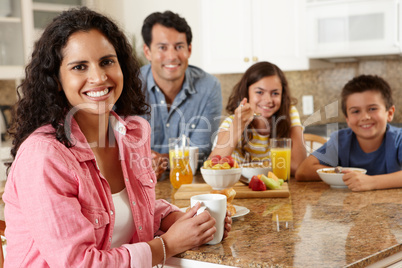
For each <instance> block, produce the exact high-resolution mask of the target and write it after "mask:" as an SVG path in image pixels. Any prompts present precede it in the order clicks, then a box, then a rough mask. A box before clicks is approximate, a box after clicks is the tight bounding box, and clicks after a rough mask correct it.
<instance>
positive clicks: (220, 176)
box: [200, 167, 241, 190]
mask: <svg viewBox="0 0 402 268" xmlns="http://www.w3.org/2000/svg"><path fill="white" fill-rule="evenodd" d="M200 170H201V174H202V177H203V178H204V180H205V182H206V183H207V184H208V185H211V186H212V189H214V190H223V189H226V188H230V187H232V186H233V185H235V184H236V182H238V181H239V179H240V176H241V168H231V169H205V168H203V167H202V168H201V169H200Z"/></svg>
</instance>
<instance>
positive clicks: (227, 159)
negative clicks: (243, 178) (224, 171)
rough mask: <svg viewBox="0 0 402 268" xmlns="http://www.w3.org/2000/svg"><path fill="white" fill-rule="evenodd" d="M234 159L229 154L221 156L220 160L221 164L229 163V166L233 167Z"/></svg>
mask: <svg viewBox="0 0 402 268" xmlns="http://www.w3.org/2000/svg"><path fill="white" fill-rule="evenodd" d="M234 162H235V161H234V159H233V157H232V156H231V155H228V156H224V157H222V158H221V160H220V161H219V163H220V164H224V163H228V164H229V166H231V167H233V166H234Z"/></svg>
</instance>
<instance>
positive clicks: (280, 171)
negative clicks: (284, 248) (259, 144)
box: [269, 138, 292, 181]
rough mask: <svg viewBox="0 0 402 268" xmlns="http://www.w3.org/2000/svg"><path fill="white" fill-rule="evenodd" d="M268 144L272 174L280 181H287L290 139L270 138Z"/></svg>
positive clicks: (288, 175) (288, 176)
mask: <svg viewBox="0 0 402 268" xmlns="http://www.w3.org/2000/svg"><path fill="white" fill-rule="evenodd" d="M269 143H270V144H269V145H270V148H271V164H272V172H273V173H274V174H275V175H276V176H277V177H278V178H280V179H283V180H285V181H286V180H289V179H290V152H291V148H292V140H291V139H290V138H272V139H270V140H269Z"/></svg>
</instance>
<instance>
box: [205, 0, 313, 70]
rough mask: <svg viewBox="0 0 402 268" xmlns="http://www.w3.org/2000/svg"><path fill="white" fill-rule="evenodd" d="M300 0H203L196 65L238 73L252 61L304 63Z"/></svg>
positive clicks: (286, 65)
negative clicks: (198, 54)
mask: <svg viewBox="0 0 402 268" xmlns="http://www.w3.org/2000/svg"><path fill="white" fill-rule="evenodd" d="M304 13H305V0H282V1H276V0H250V1H244V0H203V1H202V38H203V43H202V48H201V49H202V60H201V63H200V64H201V66H202V67H203V68H204V69H205V70H206V71H208V72H211V73H243V72H244V71H245V70H246V69H247V68H248V67H249V66H251V65H252V64H254V63H256V62H258V61H270V62H272V63H274V64H276V65H278V66H279V67H280V68H281V69H282V70H285V71H289V70H304V69H307V68H308V64H309V62H308V59H307V56H306V53H305V40H304V36H305V34H304Z"/></svg>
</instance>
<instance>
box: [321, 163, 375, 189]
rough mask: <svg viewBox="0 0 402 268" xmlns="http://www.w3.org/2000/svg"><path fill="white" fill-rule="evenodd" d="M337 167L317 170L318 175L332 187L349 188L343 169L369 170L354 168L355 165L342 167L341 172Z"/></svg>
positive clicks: (362, 171) (364, 171)
mask: <svg viewBox="0 0 402 268" xmlns="http://www.w3.org/2000/svg"><path fill="white" fill-rule="evenodd" d="M336 169H337V168H334V167H333V168H321V169H318V170H317V173H318V176H320V178H321V179H322V180H323V181H324V182H325V183H326V184H328V185H329V186H331V188H348V186H347V185H346V184H345V183H344V182H343V179H342V177H343V175H344V173H342V171H343V170H351V171H356V172H361V173H363V174H366V172H367V170H366V169H363V168H354V167H343V168H341V169H342V171H341V172H339V171H338V172H337V170H336Z"/></svg>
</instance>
